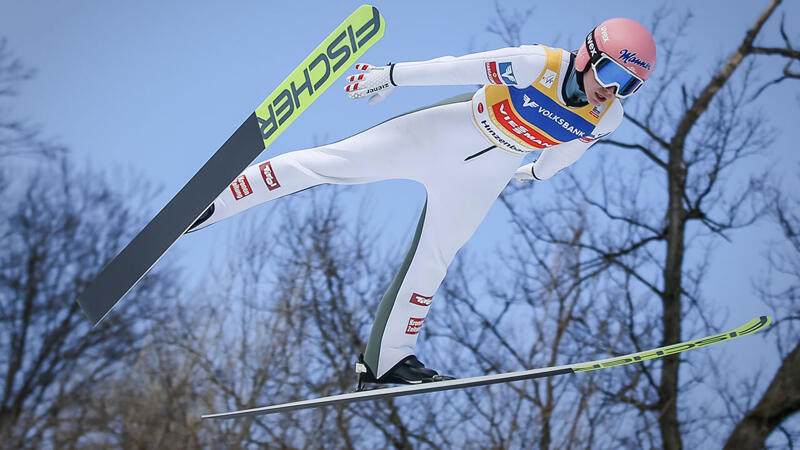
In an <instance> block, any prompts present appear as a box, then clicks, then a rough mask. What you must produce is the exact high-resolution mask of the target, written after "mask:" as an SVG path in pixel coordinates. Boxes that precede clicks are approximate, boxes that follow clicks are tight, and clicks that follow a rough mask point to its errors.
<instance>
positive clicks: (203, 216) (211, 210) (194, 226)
mask: <svg viewBox="0 0 800 450" xmlns="http://www.w3.org/2000/svg"><path fill="white" fill-rule="evenodd" d="M213 214H214V204H213V203H212V204H211V206H209V207H208V208H206V210H205V211H203V214H200V217H198V218H197V220H195V221H194V223H193V224H192V226H190V227H189V229H188V230H186V233H185V234H188V233H191V232H192V231H196V229H197V227H198V226H199V225H200V224H201V223H203V222H205V221H206V220H208V218H209V217H211V215H213Z"/></svg>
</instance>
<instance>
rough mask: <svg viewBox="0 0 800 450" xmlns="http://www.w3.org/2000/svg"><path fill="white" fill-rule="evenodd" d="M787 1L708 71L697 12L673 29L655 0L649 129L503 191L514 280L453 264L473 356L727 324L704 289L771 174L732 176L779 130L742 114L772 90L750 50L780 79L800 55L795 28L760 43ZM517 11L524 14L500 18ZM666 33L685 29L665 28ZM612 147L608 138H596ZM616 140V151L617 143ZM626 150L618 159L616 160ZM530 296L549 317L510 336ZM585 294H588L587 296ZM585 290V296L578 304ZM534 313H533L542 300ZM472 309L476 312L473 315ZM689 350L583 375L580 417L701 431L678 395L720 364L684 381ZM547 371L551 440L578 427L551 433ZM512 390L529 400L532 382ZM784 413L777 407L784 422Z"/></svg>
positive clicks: (598, 351) (658, 432) (570, 350)
mask: <svg viewBox="0 0 800 450" xmlns="http://www.w3.org/2000/svg"><path fill="white" fill-rule="evenodd" d="M780 3H781V2H780V1H772V2H770V3H769V4H768V5H767V7H766V8H765V10H764V11H763V12H762V13H761V14H760V15H759V16H758V17H757V18H756V20H755V22H754V24H753V25H752V26H751V27H750V29H748V30H747V31H746V33H745V35H744V37H743V39H742V41H741V43H740V44H739V45H738V47H737V48H736V49H735V50H734V52H733V53H732V55H730V56H729V57H728V58H727V59H726V60H724V61H723V62H722V63H721V64H720V65H719V67H718V68H717V69H716V72H715V74H714V75H713V76H712V77H711V78H710V80H708V81H706V82H697V81H695V80H691V81H689V80H686V79H685V75H686V71H685V70H684V69H685V67H686V65H687V63H688V62H689V61H688V58H687V56H686V55H687V53H688V52H686V51H684V50H683V48H684V46H683V44H682V43H681V41H680V40H679V39H677V38H675V37H674V36H680V35H681V33H680V31H681V29H682V27H686V26H688V25H687V24H688V19H689V18H690V15H686V16H684V17H681V18H679V20H678V21H677V22H678V23H677V25H676V27H677V30H670V33H666V31H667V30H666V29H665V28H666V27H669V25H670V23H671V22H673V21H671V20H669V17H668V16H665V15H664V13H663V12H659V13H657V14H656V18H655V20H654V23H653V24H652V26H651V29H653V30H654V31H655V33H656V35H657V40H658V41H659V71H658V72H657V74H658V75H657V76H656V78H654V79H653V80H651V81H650V82H649V83H650V88H649V89H647V90H643V93H642V94H638V96H639V98H638V99H634V100H633V104H629V105H627V107H626V111H627V112H626V120H627V121H628V123H630V124H631V125H633V127H634V128H635V130H636V133H637V134H638V136H634V138H633V139H630V140H622V139H620V138H618V137H617V136H616V135H614V136H611V139H608V140H605V141H601V143H599V144H598V145H597V150H593V151H595V152H596V151H604V152H605V155H604V158H603V159H604V161H602V162H601V164H602V165H601V166H600V167H595V168H593V170H592V172H593V174H595V176H592V177H581V176H578V175H575V171H574V170H571V171H570V172H569V174H567V175H561V176H559V179H557V180H553V181H552V182H550V183H549V184H556V185H557V188H556V189H555V191H556V192H557V194H556V193H553V192H551V191H550V190H549V189H548V187H547V186H546V184H547V183H546V184H533V185H530V186H528V187H524V188H512V189H510V190H507V191H506V192H505V194H504V196H503V197H502V201H503V203H504V204H505V205H506V206H507V207H508V208H509V210H510V211H511V212H512V215H513V217H514V223H515V224H516V225H517V229H518V231H519V235H518V236H517V239H516V240H515V243H514V246H515V248H514V249H513V251H512V253H511V255H510V256H507V257H506V258H505V260H506V261H513V264H509V265H508V267H506V271H507V274H514V275H516V276H500V277H499V276H498V274H497V273H496V272H492V274H491V277H492V281H494V280H499V279H502V280H503V281H502V282H500V281H497V282H496V283H492V281H487V280H483V279H481V281H479V282H477V283H476V282H473V284H481V283H483V284H485V285H486V286H487V287H486V288H484V289H481V290H480V291H478V293H476V292H471V291H470V290H469V289H468V288H467V287H465V286H467V285H466V284H465V279H461V278H459V279H452V278H450V279H449V280H448V282H447V286H448V290H449V291H450V292H451V294H450V295H452V297H453V298H452V299H451V300H453V301H455V302H457V303H458V302H460V303H462V304H464V305H465V307H464V315H463V318H460V319H459V321H455V322H454V323H453V325H452V327H451V328H452V329H453V330H454V331H453V332H452V333H450V336H449V337H450V338H451V339H455V340H457V341H458V342H459V343H460V344H461V345H463V346H464V347H465V348H468V349H470V351H472V352H473V354H474V356H473V358H475V360H476V361H480V362H482V363H483V364H485V368H486V369H487V370H490V371H491V370H497V369H496V367H498V366H499V367H502V365H501V363H502V362H504V361H503V360H504V359H505V360H506V361H511V362H512V363H513V364H514V365H515V366H517V367H519V366H520V365H522V366H526V365H528V364H530V363H531V362H534V364H535V365H544V364H546V363H547V362H549V361H547V360H544V361H535V360H534V361H531V360H527V359H526V358H525V356H527V355H529V354H531V353H536V354H539V355H541V354H543V353H544V354H553V355H556V357H555V358H552V359H551V360H557V359H558V356H561V357H563V356H566V355H570V356H578V355H583V357H580V359H577V360H581V359H585V358H588V357H590V356H593V355H598V356H599V355H609V354H616V353H620V352H628V351H632V350H643V349H646V348H648V347H654V346H659V345H668V344H672V343H675V342H679V341H681V340H683V339H685V338H686V337H687V336H685V334H684V333H686V331H685V327H687V326H688V327H689V329H690V330H691V333H692V334H694V333H697V332H704V331H711V330H712V329H718V328H719V325H718V324H717V323H715V321H716V320H718V319H716V317H715V314H713V313H712V312H711V311H713V309H712V308H710V307H709V305H707V304H706V302H705V300H704V298H703V296H702V294H701V292H702V285H703V281H704V279H705V274H706V272H707V270H708V267H709V263H708V257H709V252H710V245H711V244H712V243H713V242H714V240H715V239H719V238H722V239H730V238H729V237H728V235H727V232H728V231H729V230H734V229H737V228H741V227H745V226H748V225H750V224H752V223H753V222H754V221H755V220H756V219H757V218H758V217H759V216H760V215H761V214H760V213H761V212H762V211H763V209H759V208H758V206H757V202H755V201H754V200H756V199H755V198H754V195H755V194H756V193H758V192H759V191H760V190H761V187H762V186H761V183H760V180H761V179H762V178H763V177H762V176H761V175H760V174H759V175H758V176H753V177H752V178H751V179H750V180H749V182H747V183H746V184H745V185H744V186H742V184H741V180H737V182H736V183H735V184H734V183H732V182H731V179H730V177H731V175H730V174H732V173H733V172H734V170H735V169H736V168H737V167H739V166H740V165H742V164H743V163H745V162H746V161H747V160H748V158H750V157H751V156H752V155H754V154H757V153H758V152H760V151H763V150H764V149H765V148H768V147H769V144H770V142H771V141H770V139H769V134H770V132H771V131H772V130H769V129H768V128H767V126H766V124H765V123H763V121H762V120H759V119H758V118H757V117H755V116H752V115H748V114H747V113H746V111H748V110H749V108H748V106H749V105H751V104H752V102H753V101H755V100H756V99H757V97H758V95H757V94H758V93H759V92H761V90H755V91H754V90H750V89H748V86H754V85H756V84H758V82H757V80H758V78H759V77H763V76H764V74H763V73H760V72H758V70H757V68H756V65H755V63H754V59H755V58H756V57H765V56H769V57H773V58H784V59H785V60H786V61H787V65H786V66H785V68H784V73H783V74H782V75H781V76H780V78H778V79H776V80H775V81H774V82H783V81H785V80H789V79H793V78H796V74H795V72H793V71H792V70H791V67H792V66H791V64H792V63H793V62H794V63H796V62H797V61H798V60H800V54H799V53H798V52H797V51H796V50H794V49H793V46H792V44H791V42H790V40H789V37H788V36H787V35H786V33H785V32H782V36H783V39H784V43H783V46H777V47H769V46H761V45H758V44H756V38H757V37H758V36H759V34H760V33H761V31H762V29H763V28H764V26H765V24H766V23H767V21H768V19H770V17H771V16H772V15H773V14H774V12H775V11H776V9H777V8H778V6H779V5H780ZM501 19H502V20H501V27H502V26H505V27H506V28H507V32H499V31H497V30H491V31H493V32H495V33H496V34H498V35H500V36H501V37H504V36H514V33H516V32H517V30H519V29H521V26H518V24H517V23H516V22H514V19H513V18H511V19H509V18H508V17H505V16H502V17H501ZM508 21H511V22H514V23H515V24H516V25H515V26H513V27H509V26H506V25H503V24H504V23H505V22H508ZM495 28H496V27H495ZM781 30H782V31H783V27H782V25H781ZM676 31H677V32H676ZM667 34H669V35H670V36H673V37H672V38H670V39H662V38H661V37H662V36H663V35H667ZM737 69H738V70H737ZM766 76H770V74H767V75H766ZM774 82H773V83H774ZM654 84H656V85H657V86H656V87H655V88H654V87H653V85H654ZM769 85H770V84H767V85H765V86H769ZM741 130H746V132H740V131H741ZM603 147H606V150H600V149H602V148H603ZM608 147H616V148H617V149H619V150H620V151H618V152H611V150H610V149H608ZM618 155H619V156H622V157H621V158H619V159H616V158H615V156H618ZM623 160H624V162H623ZM736 186H738V187H736ZM577 224H584V225H581V226H578V225H577ZM547 246H550V247H554V248H555V250H548V249H547V248H546V247H547ZM558 249H561V250H558ZM548 255H549V256H548ZM556 255H574V256H573V257H572V259H567V260H568V261H571V265H569V264H568V265H567V266H566V267H568V268H569V270H566V271H564V272H560V273H559V272H558V271H554V268H557V267H559V258H557V257H556ZM533 268H535V270H538V271H540V272H541V274H536V273H535V270H533ZM543 274H547V275H548V276H550V277H552V278H553V280H554V281H558V283H560V284H561V285H562V288H561V289H557V291H562V292H568V291H569V290H570V289H572V290H573V292H572V293H571V295H575V296H576V299H575V300H572V301H571V302H570V301H564V300H561V299H560V298H561V296H559V295H555V296H554V295H553V294H549V293H548V291H547V289H546V286H547V283H546V280H545V279H544V278H545V276H544V275H543ZM567 275H568V276H567ZM464 278H468V279H473V280H474V278H475V277H464ZM526 284H528V286H527V287H521V286H524V285H526ZM581 291H582V292H581ZM487 294H489V295H487ZM485 296H491V297H493V298H494V301H495V302H499V304H498V309H499V312H498V311H494V310H490V311H488V312H487V311H485V310H481V309H480V307H479V303H480V302H476V301H474V299H476V298H481V297H485ZM580 297H583V298H582V299H578V298H580ZM525 298H531V299H536V307H537V308H541V309H542V310H543V311H544V312H543V313H542V318H539V319H538V320H536V319H535V318H534V319H533V320H531V321H529V322H528V324H527V325H528V326H529V327H531V328H530V329H533V330H537V331H538V333H536V339H537V340H539V342H537V343H536V344H534V345H533V346H530V345H528V346H527V347H525V346H522V347H515V345H514V343H513V342H506V341H510V339H508V338H505V337H503V336H507V335H509V334H512V335H513V331H512V330H513V329H514V326H513V325H512V324H513V323H514V322H513V321H510V320H509V319H508V316H513V317H514V318H515V319H517V320H518V319H519V317H525V315H524V314H523V315H520V310H519V307H518V303H519V302H520V301H522V299H525ZM563 298H569V295H568V296H566V297H563ZM589 298H591V302H590V303H583V302H586V301H587V300H588V299H589ZM470 299H473V300H470ZM556 299H558V300H556ZM532 304H533V303H532ZM582 304H586V305H588V307H585V308H584V309H581V307H580V306H581V305H582ZM572 307H575V308H576V310H575V311H574V312H570V310H569V308H572ZM529 314H531V316H533V317H535V313H532V312H531V313H529ZM545 315H546V318H545V317H544V316H545ZM542 319H545V320H542ZM464 323H471V324H472V325H473V326H472V327H465V326H464V325H463V324H464ZM523 323H524V321H523ZM543 325H544V326H543ZM469 328H471V329H472V331H470V329H469ZM475 330H480V331H479V332H478V331H475ZM539 330H541V331H539ZM469 333H472V334H469ZM564 336H566V340H565V337H564ZM529 338H530V337H529ZM545 349H546V350H545ZM587 351H588V352H589V353H588V355H587ZM551 352H552V353H551ZM681 362H682V359H681V357H679V356H671V357H669V358H665V359H664V360H663V361H658V362H654V363H646V364H642V365H637V366H630V367H625V368H619V369H617V373H614V374H602V373H598V374H592V375H586V377H588V378H589V379H590V380H591V384H583V383H580V384H576V385H575V386H573V387H572V389H571V390H567V391H566V392H567V393H577V392H580V393H582V394H584V396H583V397H576V398H575V401H576V403H575V404H580V403H581V402H584V401H585V402H588V405H589V406H588V410H587V412H586V414H585V415H584V416H582V417H583V420H584V422H583V424H584V426H586V427H588V428H586V429H585V433H586V434H585V436H593V437H596V440H595V441H594V444H595V445H597V446H599V447H612V446H613V447H617V446H620V445H623V446H632V447H639V446H642V447H663V448H670V449H678V448H682V447H683V441H684V439H685V438H689V439H695V440H696V439H699V436H697V433H700V432H701V430H704V431H702V432H705V433H709V432H712V430H709V429H707V428H705V429H698V428H696V427H690V426H687V425H688V424H691V423H692V422H693V420H692V419H693V418H694V417H699V416H696V414H697V413H695V412H693V411H691V410H690V409H688V408H685V407H682V404H684V405H685V402H686V400H682V398H684V399H685V398H688V397H687V396H686V395H688V394H689V393H691V392H693V389H695V388H696V387H697V386H698V384H699V382H700V381H701V380H702V379H703V378H704V377H706V376H708V375H707V372H706V374H705V375H704V374H703V372H702V371H699V372H700V373H699V374H693V377H692V378H690V379H684V380H680V378H679V370H680V368H681V365H682V364H681ZM784 369H785V370H784ZM782 370H783V371H782V372H781V374H784V373H785V375H786V376H794V377H795V379H796V378H798V376H797V374H796V372H795V370H796V369H795V368H794V366H793V365H792V362H791V358H790V357H788V355H787V359H786V360H785V365H784V366H783V367H782ZM619 372H622V374H620V373H619ZM695 372H698V371H695ZM779 378H780V379H782V380H786V379H787V378H784V377H783V376H781V377H779ZM549 381H550V380H548V381H547V382H540V383H539V385H540V387H538V388H532V389H533V390H534V392H537V393H538V397H537V396H536V395H530V398H531V404H534V405H537V408H538V409H539V412H538V414H537V416H536V417H537V419H538V421H539V422H538V423H539V424H540V426H541V429H540V440H538V441H537V443H538V445H539V446H540V447H542V448H546V447H547V446H549V445H550V443H551V442H559V441H558V439H562V436H569V435H573V434H574V432H573V431H572V430H565V431H564V432H565V433H566V435H563V434H559V433H560V432H559V433H556V434H555V435H554V434H553V430H552V429H551V428H550V424H551V423H552V422H550V421H549V418H550V417H551V416H550V415H549V414H550V412H552V411H553V405H554V403H552V402H548V401H547V399H548V394H552V392H553V389H554V387H555V386H556V385H555V384H554V383H555V380H553V383H550V382H549ZM681 393H684V394H685V395H683V396H681V395H680V394H681ZM514 394H515V395H518V396H520V397H521V398H526V397H525V395H526V394H524V393H521V392H515V393H514ZM597 394H600V395H597ZM510 398H515V397H513V396H512V397H510ZM771 398H772V397H771ZM543 400H544V401H543ZM774 400H777V401H778V402H777V404H775V406H778V405H780V406H781V407H783V408H788V409H787V410H784V411H786V412H790V411H794V410H795V408H796V407H795V406H793V403H792V402H791V401H788V400H787V399H778V398H774ZM783 400H787V401H785V402H784V401H783ZM593 407H598V408H601V409H602V411H603V414H602V416H603V417H613V418H614V420H616V421H617V423H618V424H624V425H623V426H613V425H611V424H609V423H605V424H603V423H602V420H603V418H602V417H600V418H598V416H592V413H591V410H592V408H593ZM515 412H516V410H515ZM498 417H501V416H500V415H499V410H494V411H492V412H491V413H488V412H487V413H486V414H485V418H486V421H487V423H489V424H490V425H491V426H492V427H494V428H493V429H495V430H497V429H499V428H498V426H499V424H500V423H502V421H498V420H497V418H498ZM785 417H787V416H774V418H775V419H776V420H782V419H783V418H785ZM509 423H511V422H509ZM598 425H599V426H602V428H598V429H599V430H602V431H603V433H602V436H599V435H596V434H594V429H593V428H592V427H596V426H598ZM513 431H514V427H513V426H507V427H506V429H505V430H501V434H502V436H503V438H504V439H509V438H510V437H511V436H513ZM503 433H504V434H503ZM689 436H691V437H689ZM717 437H718V438H719V437H720V436H719V434H718V432H717ZM495 442H498V443H504V442H506V441H503V440H502V439H498V440H497V441H495ZM562 442H565V441H562ZM584 442H585V441H584Z"/></svg>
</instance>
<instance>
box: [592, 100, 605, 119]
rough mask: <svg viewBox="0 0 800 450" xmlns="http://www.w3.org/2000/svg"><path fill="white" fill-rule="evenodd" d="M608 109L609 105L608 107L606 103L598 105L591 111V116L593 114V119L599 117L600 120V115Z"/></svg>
mask: <svg viewBox="0 0 800 450" xmlns="http://www.w3.org/2000/svg"><path fill="white" fill-rule="evenodd" d="M607 107H608V105H606V104H605V103H600V104H599V105H597V106H595V107H594V108H592V110H591V111H589V114H591V115H592V116H593V117H597V118H598V119H599V118H600V114H603V111H605V110H606V108H607Z"/></svg>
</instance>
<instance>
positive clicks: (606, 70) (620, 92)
mask: <svg viewBox="0 0 800 450" xmlns="http://www.w3.org/2000/svg"><path fill="white" fill-rule="evenodd" d="M592 72H594V78H595V79H596V80H597V82H598V83H600V85H601V86H603V87H611V86H615V87H616V88H617V97H619V98H626V97H628V96H630V95H631V94H633V93H634V92H636V91H637V90H638V89H639V88H640V87H642V84H643V83H644V80H642V79H641V78H639V77H637V76H636V75H634V74H632V73H630V71H628V69H626V68H624V67H622V66H621V65H620V64H619V63H618V62H616V61H614V60H613V59H611V58H610V57H609V56H608V55H606V54H602V56H601V57H600V59H598V60H597V62H593V63H592Z"/></svg>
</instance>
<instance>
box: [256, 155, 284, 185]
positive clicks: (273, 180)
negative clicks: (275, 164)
mask: <svg viewBox="0 0 800 450" xmlns="http://www.w3.org/2000/svg"><path fill="white" fill-rule="evenodd" d="M258 170H259V172H261V178H263V179H264V184H266V185H267V189H269V190H270V191H274V190H275V189H278V188H279V187H281V184H280V183H278V178H277V177H276V176H275V171H273V170H272V164H271V163H270V162H269V161H267V162H265V163H262V164H259V165H258Z"/></svg>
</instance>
